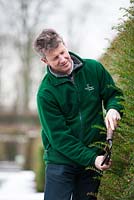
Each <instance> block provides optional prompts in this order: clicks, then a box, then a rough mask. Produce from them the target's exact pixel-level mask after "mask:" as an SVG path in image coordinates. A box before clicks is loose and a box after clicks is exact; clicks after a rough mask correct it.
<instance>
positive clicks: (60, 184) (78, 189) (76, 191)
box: [44, 164, 102, 200]
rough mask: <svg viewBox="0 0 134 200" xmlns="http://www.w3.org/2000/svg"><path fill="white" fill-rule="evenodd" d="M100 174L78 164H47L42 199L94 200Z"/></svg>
mask: <svg viewBox="0 0 134 200" xmlns="http://www.w3.org/2000/svg"><path fill="white" fill-rule="evenodd" d="M101 176H102V174H101V173H98V172H97V171H96V170H91V169H89V170H85V168H83V167H79V166H72V165H57V164H48V165H47V167H46V183H45V192H44V200H96V199H97V193H98V188H99V185H100V177H101Z"/></svg>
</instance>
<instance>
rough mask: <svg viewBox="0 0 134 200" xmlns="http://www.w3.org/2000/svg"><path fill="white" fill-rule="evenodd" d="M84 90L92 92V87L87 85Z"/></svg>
mask: <svg viewBox="0 0 134 200" xmlns="http://www.w3.org/2000/svg"><path fill="white" fill-rule="evenodd" d="M85 90H88V91H91V90H94V86H90V85H89V83H88V84H87V85H86V87H85Z"/></svg>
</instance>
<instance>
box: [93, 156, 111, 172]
mask: <svg viewBox="0 0 134 200" xmlns="http://www.w3.org/2000/svg"><path fill="white" fill-rule="evenodd" d="M103 160H104V156H97V157H96V159H95V167H96V168H97V169H99V170H101V171H104V170H107V169H109V168H110V167H111V165H112V160H110V161H109V163H108V165H106V164H104V165H102V166H101V163H102V162H103Z"/></svg>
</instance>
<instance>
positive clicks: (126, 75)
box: [99, 0, 134, 200]
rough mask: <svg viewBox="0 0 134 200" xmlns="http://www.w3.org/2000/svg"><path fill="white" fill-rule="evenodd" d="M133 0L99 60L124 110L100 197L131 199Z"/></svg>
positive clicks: (133, 179) (133, 182)
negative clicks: (121, 96) (119, 91)
mask: <svg viewBox="0 0 134 200" xmlns="http://www.w3.org/2000/svg"><path fill="white" fill-rule="evenodd" d="M133 3H134V0H131V6H130V8H129V9H124V10H125V11H126V13H125V15H124V16H126V17H127V18H128V19H127V20H126V21H125V20H124V21H123V20H122V23H120V24H119V25H118V26H117V27H116V30H117V31H118V36H117V38H116V39H115V40H114V41H113V42H112V44H111V46H110V48H109V49H108V50H107V52H106V54H105V55H104V56H103V57H102V58H101V62H102V63H103V64H104V65H105V66H107V67H108V68H109V71H110V72H111V73H112V74H113V77H114V79H115V81H116V83H117V84H118V85H119V86H120V87H121V88H122V89H123V92H124V97H125V103H124V105H125V113H124V117H123V120H122V122H121V123H120V127H119V128H118V129H117V131H116V133H115V137H114V144H113V167H112V169H111V170H109V171H107V172H104V177H103V179H102V184H101V188H100V193H99V196H100V197H99V200H116V199H117V200H133V199H134V6H133ZM114 28H115V27H114Z"/></svg>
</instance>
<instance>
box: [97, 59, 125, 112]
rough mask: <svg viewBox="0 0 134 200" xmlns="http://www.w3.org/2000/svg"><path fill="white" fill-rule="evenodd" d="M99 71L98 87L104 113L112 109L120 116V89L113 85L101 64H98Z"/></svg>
mask: <svg viewBox="0 0 134 200" xmlns="http://www.w3.org/2000/svg"><path fill="white" fill-rule="evenodd" d="M98 65H99V69H98V70H97V71H98V77H99V83H100V84H99V85H100V96H101V99H102V100H103V105H104V108H105V110H106V111H108V110H109V109H111V108H113V109H116V110H117V111H118V112H119V113H120V114H121V116H122V114H123V110H124V106H123V102H124V97H123V92H122V90H121V89H120V88H118V87H117V86H116V85H115V82H114V81H113V78H112V77H111V75H110V74H109V72H108V71H107V70H106V69H105V68H104V67H103V65H102V64H101V63H98Z"/></svg>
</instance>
